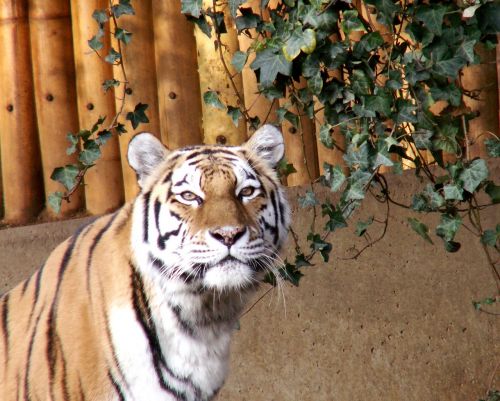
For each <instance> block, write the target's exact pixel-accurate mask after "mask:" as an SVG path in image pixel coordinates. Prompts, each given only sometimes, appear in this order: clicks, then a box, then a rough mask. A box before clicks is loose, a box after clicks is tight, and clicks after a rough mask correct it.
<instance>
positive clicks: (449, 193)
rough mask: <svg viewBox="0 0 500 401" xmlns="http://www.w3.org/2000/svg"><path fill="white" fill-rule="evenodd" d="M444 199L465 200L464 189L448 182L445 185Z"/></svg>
mask: <svg viewBox="0 0 500 401" xmlns="http://www.w3.org/2000/svg"><path fill="white" fill-rule="evenodd" d="M443 192H444V199H446V200H463V199H464V197H463V189H462V188H460V187H459V186H458V185H456V184H448V185H445V186H444V187H443Z"/></svg>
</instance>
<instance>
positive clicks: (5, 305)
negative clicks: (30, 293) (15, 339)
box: [2, 294, 9, 364]
mask: <svg viewBox="0 0 500 401" xmlns="http://www.w3.org/2000/svg"><path fill="white" fill-rule="evenodd" d="M2 330H3V341H4V345H5V364H7V360H8V359H9V294H6V295H5V296H4V297H3V302H2Z"/></svg>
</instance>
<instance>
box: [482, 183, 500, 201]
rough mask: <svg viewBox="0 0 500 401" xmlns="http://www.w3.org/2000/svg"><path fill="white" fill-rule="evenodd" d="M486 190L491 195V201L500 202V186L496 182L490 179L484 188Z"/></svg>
mask: <svg viewBox="0 0 500 401" xmlns="http://www.w3.org/2000/svg"><path fill="white" fill-rule="evenodd" d="M484 191H485V192H486V193H487V194H488V195H489V196H490V198H491V202H493V203H495V204H496V203H500V186H499V185H495V183H494V182H492V181H490V182H488V184H487V185H486V187H485V188H484Z"/></svg>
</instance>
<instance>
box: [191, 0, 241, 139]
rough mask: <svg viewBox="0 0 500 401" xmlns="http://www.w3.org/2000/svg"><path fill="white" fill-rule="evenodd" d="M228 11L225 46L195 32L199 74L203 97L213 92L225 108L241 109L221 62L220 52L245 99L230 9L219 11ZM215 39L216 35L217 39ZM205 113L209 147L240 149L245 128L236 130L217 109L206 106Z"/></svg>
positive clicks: (208, 2) (209, 0) (209, 1)
mask: <svg viewBox="0 0 500 401" xmlns="http://www.w3.org/2000/svg"><path fill="white" fill-rule="evenodd" d="M203 3H204V5H205V6H212V4H213V2H212V0H204V2H203ZM217 11H224V20H225V24H226V29H227V33H224V34H221V42H222V46H219V45H218V46H214V38H209V37H207V36H206V35H205V34H204V33H203V32H202V31H201V30H200V29H198V28H196V29H195V36H196V44H197V48H198V70H199V74H200V89H201V94H202V95H203V94H204V93H205V92H207V91H209V90H212V91H216V92H217V93H218V94H219V97H220V99H221V100H222V101H223V103H225V104H229V105H232V106H238V102H239V99H238V96H236V95H235V90H234V88H233V86H232V83H231V82H230V79H229V78H228V75H227V73H226V70H225V67H224V63H223V62H222V61H221V57H220V54H219V50H221V51H222V53H223V57H224V59H225V63H226V66H227V67H228V70H229V73H230V74H231V75H232V76H233V77H234V78H233V82H234V84H235V86H236V90H237V91H238V93H239V94H240V96H241V97H243V84H242V81H241V76H240V75H239V74H236V75H235V71H234V68H233V67H232V65H231V63H230V61H231V57H232V55H233V54H234V52H235V51H237V50H238V37H237V35H236V31H235V29H234V28H233V26H232V21H231V19H230V16H229V9H228V7H225V8H224V9H222V7H221V9H218V10H217ZM214 36H215V35H214ZM202 112H203V132H204V139H203V141H204V142H205V143H209V144H214V143H219V144H227V145H239V144H240V143H242V142H244V141H245V140H246V138H247V135H246V126H245V124H241V123H240V124H238V127H236V126H235V125H234V124H233V122H232V121H231V118H230V117H229V116H228V115H227V112H226V110H221V109H216V108H214V107H211V106H208V105H206V104H205V103H204V102H202Z"/></svg>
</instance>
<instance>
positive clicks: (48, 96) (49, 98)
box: [45, 93, 54, 102]
mask: <svg viewBox="0 0 500 401" xmlns="http://www.w3.org/2000/svg"><path fill="white" fill-rule="evenodd" d="M45 99H47V100H48V101H49V102H52V101H53V100H54V95H52V94H51V93H48V94H47V96H45Z"/></svg>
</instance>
